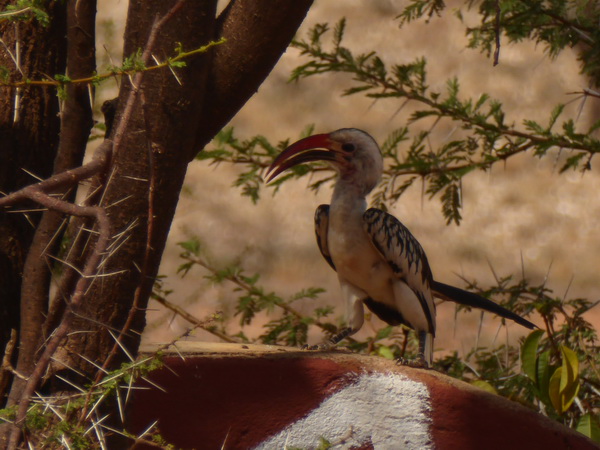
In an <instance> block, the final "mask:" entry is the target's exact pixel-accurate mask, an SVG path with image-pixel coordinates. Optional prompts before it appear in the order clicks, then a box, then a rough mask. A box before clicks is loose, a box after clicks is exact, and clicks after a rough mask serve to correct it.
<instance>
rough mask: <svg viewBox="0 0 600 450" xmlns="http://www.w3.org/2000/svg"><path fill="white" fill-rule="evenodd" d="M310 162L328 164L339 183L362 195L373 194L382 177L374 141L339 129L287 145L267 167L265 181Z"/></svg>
mask: <svg viewBox="0 0 600 450" xmlns="http://www.w3.org/2000/svg"><path fill="white" fill-rule="evenodd" d="M310 161H328V162H329V163H330V164H331V165H332V166H333V168H334V169H335V170H336V171H337V172H338V173H339V177H340V180H341V181H342V182H344V183H345V184H348V185H351V186H354V187H356V188H358V189H359V191H360V193H361V194H362V195H366V194H368V193H369V192H371V191H372V190H373V188H374V187H375V186H376V185H377V183H378V182H379V179H380V178H381V174H382V173H383V158H382V156H381V151H380V150H379V146H378V145H377V143H376V142H375V139H373V138H372V137H371V136H370V135H369V134H368V133H366V132H364V131H362V130H358V129H356V128H342V129H340V130H336V131H333V132H331V133H325V134H315V135H314V136H309V137H307V138H304V139H301V140H299V141H298V142H295V143H294V144H292V145H290V146H289V147H288V148H286V149H285V150H284V151H283V152H281V154H280V155H279V156H278V157H277V158H276V159H275V161H273V164H271V167H269V170H268V172H270V175H269V178H268V181H271V180H272V179H274V178H275V177H276V176H277V175H279V174H280V173H281V172H283V171H284V170H287V169H289V168H290V167H293V166H295V165H298V164H303V163H307V162H310Z"/></svg>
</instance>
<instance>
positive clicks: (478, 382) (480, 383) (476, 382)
mask: <svg viewBox="0 0 600 450" xmlns="http://www.w3.org/2000/svg"><path fill="white" fill-rule="evenodd" d="M471 384H472V385H473V386H477V387H478V388H480V389H483V390H484V391H488V392H490V393H492V394H498V391H497V390H496V388H494V386H492V385H491V384H490V383H488V382H487V381H484V380H473V381H471Z"/></svg>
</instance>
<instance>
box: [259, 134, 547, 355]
mask: <svg viewBox="0 0 600 450" xmlns="http://www.w3.org/2000/svg"><path fill="white" fill-rule="evenodd" d="M310 161H327V162H329V163H330V164H331V166H333V168H334V169H335V170H336V171H337V173H338V178H337V182H336V184H335V188H334V190H333V196H332V198H331V205H321V206H319V207H318V208H317V211H316V213H315V231H316V235H317V244H318V245H319V249H320V250H321V253H322V254H323V257H324V258H325V259H326V260H327V262H328V263H329V265H330V266H331V267H332V268H333V269H334V270H335V271H337V275H338V279H339V282H340V286H341V291H342V295H343V298H344V301H345V306H346V314H347V325H348V326H347V327H346V328H343V329H341V330H340V332H339V333H337V334H336V335H334V336H333V337H332V338H331V339H330V340H329V342H328V343H327V344H322V345H319V346H313V347H311V348H329V347H331V346H333V345H335V344H337V343H338V342H339V341H341V340H342V339H344V338H346V337H348V336H351V335H352V334H354V333H356V332H357V331H358V330H359V329H360V328H361V326H362V324H363V321H364V312H363V304H364V305H366V306H367V308H369V309H370V310H371V311H372V312H373V313H374V314H375V315H377V316H378V317H379V318H380V319H382V320H383V321H384V322H387V323H388V324H390V325H400V324H404V325H406V326H408V327H409V328H412V329H413V330H415V331H416V332H417V333H418V337H419V358H420V359H419V360H418V363H420V364H421V365H426V366H431V362H432V352H433V338H434V336H435V328H436V325H435V304H434V302H433V297H438V298H441V299H443V300H450V301H453V302H456V303H459V304H461V305H467V306H472V307H476V308H481V309H484V310H486V311H490V312H493V313H495V314H497V315H499V316H501V317H505V318H507V319H511V320H513V321H515V322H517V323H518V324H520V325H523V326H524V327H527V328H531V329H532V328H536V326H535V325H534V324H532V323H531V322H529V321H528V320H525V319H524V318H522V317H520V316H519V315H517V314H515V313H513V312H512V311H509V310H507V309H505V308H503V307H501V306H500V305H498V304H496V303H494V302H492V301H490V300H488V299H486V298H483V297H481V296H479V295H477V294H474V293H472V292H468V291H465V290H463V289H459V288H456V287H454V286H449V285H447V284H444V283H440V282H438V281H434V279H433V276H432V273H431V269H430V267H429V263H428V262H427V256H425V252H424V251H423V248H422V247H421V245H420V244H419V242H418V241H417V240H416V239H415V237H414V236H413V235H412V234H411V232H410V231H409V230H408V228H406V227H405V226H404V225H403V224H402V223H401V222H400V221H399V220H398V219H396V218H395V217H394V216H392V215H390V214H388V213H386V212H384V211H381V210H379V209H376V208H370V209H367V203H366V199H365V197H366V196H367V194H369V193H370V192H371V191H372V190H373V189H374V188H375V186H376V185H377V183H378V182H379V179H380V178H381V175H382V173H383V157H382V156H381V151H380V150H379V146H378V145H377V143H376V142H375V140H374V139H373V138H372V137H371V136H370V135H369V134H368V133H366V132H364V131H361V130H358V129H355V128H343V129H340V130H337V131H334V132H332V133H327V134H317V135H314V136H310V137H307V138H305V139H301V140H300V141H298V142H296V143H294V144H292V145H290V146H289V147H288V148H287V149H285V150H284V151H283V152H282V153H281V154H280V155H279V156H277V158H276V159H275V161H274V162H273V164H272V165H271V166H270V168H269V170H268V173H269V176H268V181H271V180H273V179H274V178H275V177H276V176H277V175H279V174H280V173H281V172H283V171H285V170H287V169H289V168H290V167H292V166H295V165H297V164H303V163H307V162H310Z"/></svg>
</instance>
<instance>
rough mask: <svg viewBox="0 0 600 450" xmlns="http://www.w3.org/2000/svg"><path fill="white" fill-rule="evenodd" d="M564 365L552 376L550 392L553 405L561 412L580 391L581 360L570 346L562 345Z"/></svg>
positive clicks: (569, 405)
mask: <svg viewBox="0 0 600 450" xmlns="http://www.w3.org/2000/svg"><path fill="white" fill-rule="evenodd" d="M560 350H561V353H562V357H563V358H562V365H561V366H560V367H559V368H557V369H556V370H555V371H554V373H553V374H552V377H551V378H550V384H549V387H548V388H549V389H548V394H549V396H550V401H551V402H552V406H554V409H555V410H556V412H558V413H559V414H563V413H565V412H566V411H567V410H568V409H569V408H570V407H571V404H572V403H573V400H575V397H576V396H577V394H578V393H579V387H580V384H579V360H578V359H577V355H576V354H575V353H574V352H573V351H572V350H571V349H569V348H567V347H565V346H564V345H561V347H560Z"/></svg>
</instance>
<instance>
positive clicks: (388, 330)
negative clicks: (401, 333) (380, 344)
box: [375, 326, 394, 341]
mask: <svg viewBox="0 0 600 450" xmlns="http://www.w3.org/2000/svg"><path fill="white" fill-rule="evenodd" d="M393 330H394V327H392V326H389V327H385V328H381V329H380V330H377V335H376V336H375V340H377V341H378V340H380V339H385V338H387V337H389V336H390V334H392V331H393Z"/></svg>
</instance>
